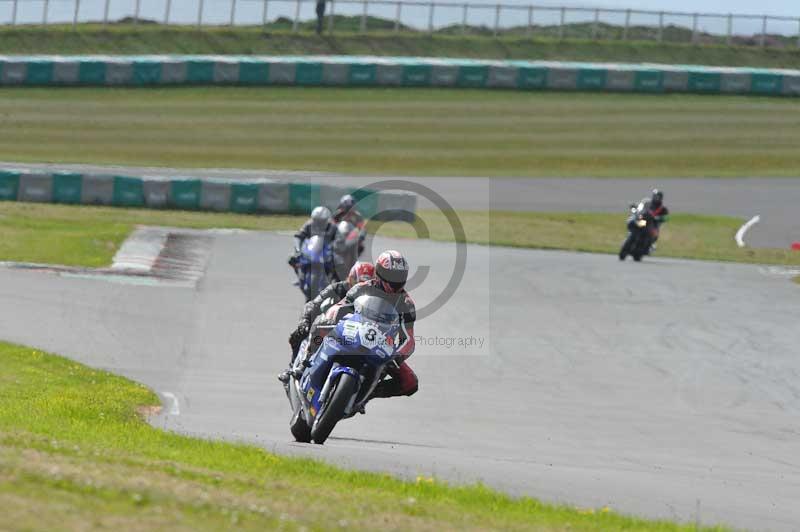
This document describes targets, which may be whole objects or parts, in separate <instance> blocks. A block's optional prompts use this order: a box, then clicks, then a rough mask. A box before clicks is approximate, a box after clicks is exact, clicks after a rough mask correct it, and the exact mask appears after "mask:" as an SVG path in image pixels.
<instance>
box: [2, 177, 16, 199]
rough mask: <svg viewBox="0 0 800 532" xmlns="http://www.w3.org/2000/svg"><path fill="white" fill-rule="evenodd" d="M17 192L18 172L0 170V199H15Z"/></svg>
mask: <svg viewBox="0 0 800 532" xmlns="http://www.w3.org/2000/svg"><path fill="white" fill-rule="evenodd" d="M18 194H19V172H14V171H8V170H0V200H4V201H16V200H17V195H18Z"/></svg>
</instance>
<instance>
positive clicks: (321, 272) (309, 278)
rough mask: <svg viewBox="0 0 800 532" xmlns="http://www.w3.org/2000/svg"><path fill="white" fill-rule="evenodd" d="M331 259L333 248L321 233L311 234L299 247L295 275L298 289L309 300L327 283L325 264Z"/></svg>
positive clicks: (330, 261)
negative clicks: (298, 258)
mask: <svg viewBox="0 0 800 532" xmlns="http://www.w3.org/2000/svg"><path fill="white" fill-rule="evenodd" d="M332 261H333V249H332V248H331V245H330V244H328V243H326V242H325V238H323V237H322V236H321V235H313V236H312V237H311V238H308V239H306V241H305V242H303V246H302V248H301V249H300V260H299V262H298V268H297V277H298V282H299V285H300V290H302V291H303V295H304V296H306V301H311V300H312V299H314V298H315V297H317V294H319V293H320V292H321V291H322V290H323V289H324V288H325V287H326V286H328V284H329V282H330V281H329V279H328V274H327V272H326V271H325V264H330V263H332Z"/></svg>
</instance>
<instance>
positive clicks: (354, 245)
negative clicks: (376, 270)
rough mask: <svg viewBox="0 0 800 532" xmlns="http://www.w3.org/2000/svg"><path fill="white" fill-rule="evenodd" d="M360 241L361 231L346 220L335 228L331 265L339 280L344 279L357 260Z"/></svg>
mask: <svg viewBox="0 0 800 532" xmlns="http://www.w3.org/2000/svg"><path fill="white" fill-rule="evenodd" d="M361 239H362V233H361V230H360V229H359V228H358V227H356V226H355V225H354V224H352V223H350V222H348V221H347V220H342V221H341V222H339V225H337V226H336V238H335V239H334V241H333V263H334V265H335V267H336V273H337V274H338V275H339V279H346V278H347V274H348V273H349V272H350V268H352V267H353V264H355V263H356V261H357V260H358V254H359V253H358V251H359V247H360V245H361Z"/></svg>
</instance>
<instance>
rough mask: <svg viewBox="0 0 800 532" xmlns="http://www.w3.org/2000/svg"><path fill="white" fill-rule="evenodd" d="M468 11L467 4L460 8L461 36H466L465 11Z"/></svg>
mask: <svg viewBox="0 0 800 532" xmlns="http://www.w3.org/2000/svg"><path fill="white" fill-rule="evenodd" d="M468 9H469V5H468V4H464V5H463V6H461V35H466V34H467V10H468Z"/></svg>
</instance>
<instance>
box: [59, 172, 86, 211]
mask: <svg viewBox="0 0 800 532" xmlns="http://www.w3.org/2000/svg"><path fill="white" fill-rule="evenodd" d="M82 191H83V176H81V175H80V174H73V173H68V172H63V173H57V174H53V201H54V202H55V203H70V204H77V203H80V202H81V194H82Z"/></svg>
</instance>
